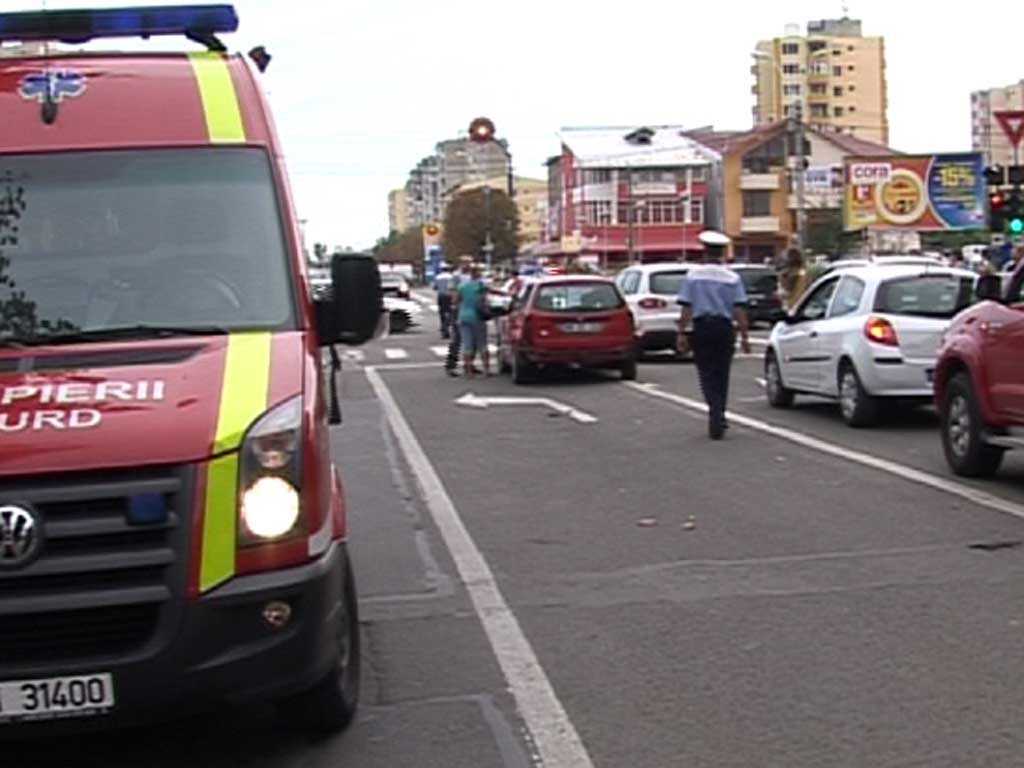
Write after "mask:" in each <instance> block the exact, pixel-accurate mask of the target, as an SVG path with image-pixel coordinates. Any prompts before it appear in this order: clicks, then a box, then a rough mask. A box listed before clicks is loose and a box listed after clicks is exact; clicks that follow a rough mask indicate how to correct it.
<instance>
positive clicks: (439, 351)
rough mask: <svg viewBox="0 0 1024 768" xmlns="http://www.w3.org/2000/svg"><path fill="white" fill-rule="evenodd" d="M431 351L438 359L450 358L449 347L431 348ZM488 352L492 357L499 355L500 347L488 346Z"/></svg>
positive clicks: (495, 345)
mask: <svg viewBox="0 0 1024 768" xmlns="http://www.w3.org/2000/svg"><path fill="white" fill-rule="evenodd" d="M430 351H431V352H433V353H434V354H435V355H437V356H438V357H448V347H431V348H430ZM487 351H488V352H490V353H491V354H492V355H496V354H498V345H497V344H488V345H487Z"/></svg>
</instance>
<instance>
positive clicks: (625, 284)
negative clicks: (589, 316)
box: [615, 262, 690, 355]
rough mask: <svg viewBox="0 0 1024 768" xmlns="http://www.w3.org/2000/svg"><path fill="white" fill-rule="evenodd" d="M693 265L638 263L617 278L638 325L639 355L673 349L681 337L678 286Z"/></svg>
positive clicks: (637, 343) (616, 281)
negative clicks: (677, 299)
mask: <svg viewBox="0 0 1024 768" xmlns="http://www.w3.org/2000/svg"><path fill="white" fill-rule="evenodd" d="M689 269H690V265H689V264H683V263H679V262H665V263H661V264H637V265H635V266H632V267H627V268H626V269H624V270H623V271H622V272H620V273H619V274H618V276H617V277H616V278H615V284H616V285H617V286H618V288H619V290H620V291H621V292H622V295H623V296H624V297H625V298H626V302H627V304H628V305H629V310H630V312H632V313H633V319H634V321H635V323H636V348H637V354H638V355H641V354H643V353H644V352H657V351H661V350H673V351H675V348H676V339H677V337H678V336H679V325H678V323H679V305H678V304H677V303H676V298H677V297H678V296H679V286H680V284H681V283H682V281H683V277H684V276H685V275H686V273H687V272H688V271H689Z"/></svg>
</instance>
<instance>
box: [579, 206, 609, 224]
mask: <svg viewBox="0 0 1024 768" xmlns="http://www.w3.org/2000/svg"><path fill="white" fill-rule="evenodd" d="M583 223H584V224H589V225H591V226H594V227H601V226H608V225H609V224H611V223H612V202H611V200H585V201H584V202H583Z"/></svg>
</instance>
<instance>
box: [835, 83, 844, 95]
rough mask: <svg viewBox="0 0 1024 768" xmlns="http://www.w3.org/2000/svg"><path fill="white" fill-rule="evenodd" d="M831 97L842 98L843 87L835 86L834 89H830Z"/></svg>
mask: <svg viewBox="0 0 1024 768" xmlns="http://www.w3.org/2000/svg"><path fill="white" fill-rule="evenodd" d="M832 95H833V96H842V95H843V86H841V85H837V86H836V87H835V88H833V89H832Z"/></svg>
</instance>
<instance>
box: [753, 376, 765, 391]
mask: <svg viewBox="0 0 1024 768" xmlns="http://www.w3.org/2000/svg"><path fill="white" fill-rule="evenodd" d="M754 381H755V382H756V383H757V386H759V387H760V388H761V389H767V388H768V380H767V379H765V378H762V377H758V378H756V379H754Z"/></svg>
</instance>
